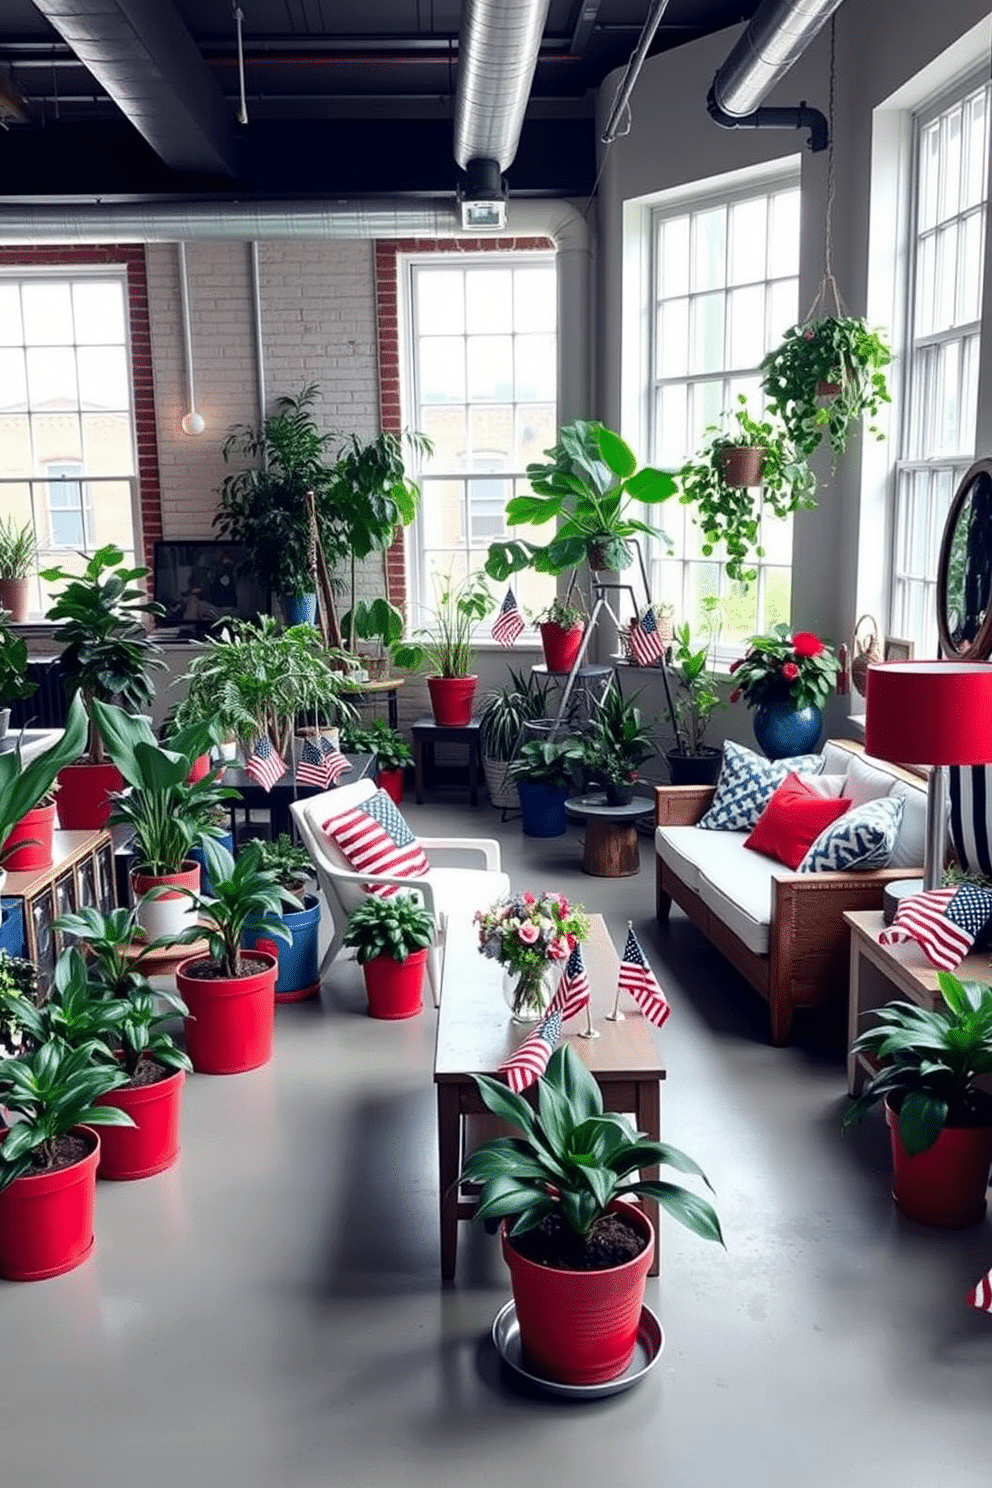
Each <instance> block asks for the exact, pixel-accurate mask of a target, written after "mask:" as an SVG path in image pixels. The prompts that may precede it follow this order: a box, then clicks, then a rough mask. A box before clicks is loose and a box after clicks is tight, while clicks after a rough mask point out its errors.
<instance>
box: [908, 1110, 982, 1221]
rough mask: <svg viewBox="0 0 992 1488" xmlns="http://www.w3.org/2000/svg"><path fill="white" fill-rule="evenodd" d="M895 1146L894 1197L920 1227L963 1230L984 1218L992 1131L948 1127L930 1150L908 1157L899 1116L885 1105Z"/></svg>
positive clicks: (976, 1127)
mask: <svg viewBox="0 0 992 1488" xmlns="http://www.w3.org/2000/svg"><path fill="white" fill-rule="evenodd" d="M885 1121H886V1125H887V1126H888V1128H889V1139H890V1142H891V1146H892V1197H893V1199H894V1201H895V1205H896V1208H897V1209H899V1211H900V1212H901V1213H902V1214H905V1215H906V1218H907V1219H915V1220H916V1222H917V1224H925V1225H934V1226H936V1227H937V1228H939V1229H942V1230H963V1229H967V1228H968V1226H969V1225H977V1224H980V1223H981V1222H982V1220H983V1219H984V1218H985V1191H986V1189H987V1188H988V1183H989V1168H990V1167H992V1127H988V1126H945V1128H944V1130H943V1131H942V1132H941V1134H940V1136H939V1137H938V1138H937V1140H936V1142H934V1144H933V1146H932V1147H928V1148H927V1150H926V1152H919V1153H917V1154H916V1155H915V1156H914V1157H910V1155H909V1153H908V1152H907V1151H906V1149H905V1147H904V1146H903V1144H902V1138H901V1137H900V1135H899V1116H898V1113H897V1112H896V1111H895V1110H894V1109H893V1108H892V1106H890V1105H889V1103H888V1101H886V1103H885Z"/></svg>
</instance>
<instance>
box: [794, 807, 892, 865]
mask: <svg viewBox="0 0 992 1488" xmlns="http://www.w3.org/2000/svg"><path fill="white" fill-rule="evenodd" d="M902 808H903V799H902V797H901V796H881V797H880V798H879V799H878V800H877V801H866V802H865V804H864V805H863V806H852V807H851V809H850V811H845V812H844V815H843V816H839V817H838V818H837V820H836V821H835V822H831V823H830V826H829V827H826V828H825V829H824V830H823V831H822V832H821V833H820V835H819V837H817V839H816V841H815V842H814V843H813V846H812V847H811V848H810V850H809V852H808V853H807V854H806V856H805V857H804V858H803V860H802V862H801V863H800V864H799V872H800V873H825V872H828V871H830V870H831V869H832V870H834V871H835V872H836V871H838V870H840V869H849V870H850V869H854V870H855V872H857V873H866V872H867V871H868V870H869V869H870V868H885V867H887V865H888V861H889V859H890V858H891V856H892V850H893V848H894V847H895V845H896V838H897V837H898V835H899V825H900V823H901V822H902Z"/></svg>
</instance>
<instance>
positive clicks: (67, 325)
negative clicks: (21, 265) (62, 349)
mask: <svg viewBox="0 0 992 1488" xmlns="http://www.w3.org/2000/svg"><path fill="white" fill-rule="evenodd" d="M21 303H22V305H23V307H24V337H25V340H26V341H27V343H28V344H29V345H32V344H33V345H35V346H71V345H72V298H71V296H70V293H69V286H68V284H58V283H54V282H52V281H47V280H39V281H36V282H32V281H30V280H29V281H28V282H26V283H25V284H24V285H23V286H22V289H21Z"/></svg>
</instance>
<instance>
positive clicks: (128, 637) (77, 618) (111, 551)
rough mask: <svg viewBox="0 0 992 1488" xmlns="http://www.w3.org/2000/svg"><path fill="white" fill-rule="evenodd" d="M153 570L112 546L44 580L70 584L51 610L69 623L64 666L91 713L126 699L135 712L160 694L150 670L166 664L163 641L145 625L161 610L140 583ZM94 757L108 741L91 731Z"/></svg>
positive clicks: (59, 637)
mask: <svg viewBox="0 0 992 1488" xmlns="http://www.w3.org/2000/svg"><path fill="white" fill-rule="evenodd" d="M147 573H148V569H147V568H128V567H127V566H126V564H125V563H124V554H123V552H122V551H121V549H120V548H118V547H115V546H114V545H113V544H112V543H108V544H107V546H106V547H103V548H100V549H99V550H98V551H97V552H96V553H94V554H93V556H92V558H90V559H89V560H88V562H87V564H86V567H85V568H84V569H83V572H82V574H81V575H80V574H73V573H68V572H67V571H66V570H65V569H62V568H46V569H43V570H42V575H41V577H42V578H43V579H44V580H45V582H46V583H48V584H54V583H62V584H64V586H65V587H64V588H63V589H62V591H61V593H60V594H59V595H58V597H57V598H56V599H55V600H54V602H53V603H52V606H51V608H50V609H49V611H48V616H47V618H48V619H49V620H58V621H61V622H62V623H61V624H60V625H59V626H58V628H57V629H56V631H55V639H56V641H58V642H59V643H60V644H61V646H62V654H61V656H60V658H59V670H60V672H61V674H62V681H63V685H64V686H65V689H66V695H67V697H70V698H71V697H74V696H75V694H76V693H77V692H79V693H82V696H83V701H84V702H85V704H86V708H87V711H89V710H90V708H91V707H92V704H93V703H94V702H101V703H120V705H121V707H123V708H127V709H128V711H129V712H131V713H137V712H140V710H141V709H142V708H147V707H148V706H149V704H150V703H151V700H152V698H153V696H154V689H153V688H152V684H151V681H150V679H149V676H148V672H149V670H150V669H151V668H162V667H164V666H165V662H164V661H163V660H162V658H161V651H160V648H159V647H158V646H156V644H155V643H154V641H152V640H151V639H150V638H149V635H148V633H147V631H146V630H145V628H144V626H143V625H142V623H141V617H142V616H143V615H161V614H163V613H164V611H163V609H162V606H161V605H160V604H156V603H155V602H154V600H150V599H149V598H148V596H147V594H146V593H145V591H144V589H143V588H141V586H140V584H139V583H138V581H139V580H141V579H144V578H145V577H146V575H147ZM89 757H90V761H91V762H92V763H94V764H95V763H98V762H99V761H100V760H102V759H103V741H102V739H101V738H100V734H99V732H98V731H97V730H96V729H93V730H91V733H90V755H89Z"/></svg>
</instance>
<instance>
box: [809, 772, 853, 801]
mask: <svg viewBox="0 0 992 1488" xmlns="http://www.w3.org/2000/svg"><path fill="white" fill-rule="evenodd" d="M805 780H806V784H807V785H808V786H809V788H810V790H811V791H815V792H816V794H817V795H818V796H820V797H821V799H822V800H824V801H836V800H837V798H838V797H839V796H843V795H846V791H845V790H844V786H845V785H846V784H847V776H846V775H807V776H806V777H805Z"/></svg>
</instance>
